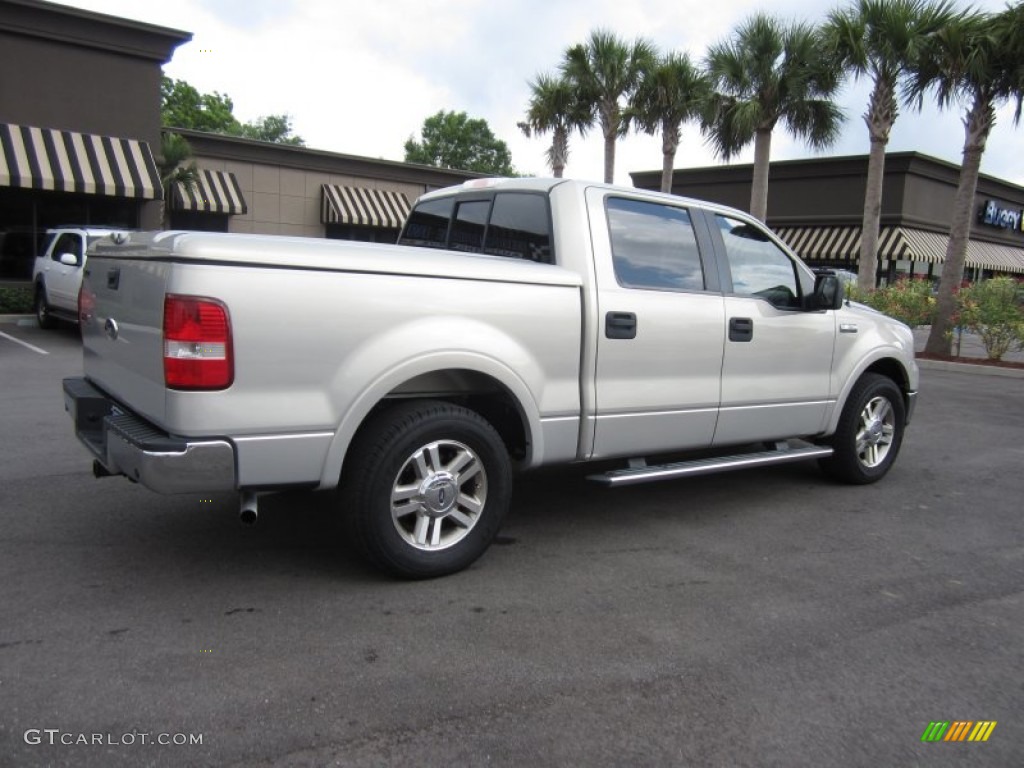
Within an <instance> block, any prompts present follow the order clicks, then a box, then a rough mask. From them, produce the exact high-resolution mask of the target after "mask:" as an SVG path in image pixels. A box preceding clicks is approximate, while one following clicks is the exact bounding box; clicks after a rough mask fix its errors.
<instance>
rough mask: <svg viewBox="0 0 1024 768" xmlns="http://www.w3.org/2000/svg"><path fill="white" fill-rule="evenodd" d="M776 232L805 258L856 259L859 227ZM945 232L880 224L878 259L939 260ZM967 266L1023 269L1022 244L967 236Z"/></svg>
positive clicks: (943, 250)
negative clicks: (1017, 246)
mask: <svg viewBox="0 0 1024 768" xmlns="http://www.w3.org/2000/svg"><path fill="white" fill-rule="evenodd" d="M775 232H776V234H777V235H778V236H779V237H780V238H781V239H782V240H783V241H784V242H785V243H786V245H788V246H789V247H790V248H792V249H793V250H794V251H796V253H797V254H799V256H800V257H801V258H802V259H805V260H807V261H814V260H824V259H827V260H831V261H857V260H858V259H859V257H860V233H861V229H860V227H779V228H778V229H776V230H775ZM948 244H949V235H947V234H943V233H940V232H928V231H926V230H922V229H913V228H911V227H883V228H882V230H881V232H879V237H878V257H879V259H881V260H882V261H887V260H890V259H892V260H896V261H915V262H919V263H920V262H924V263H927V262H931V263H934V264H941V263H942V262H943V261H944V260H945V257H946V246H947V245H948ZM966 265H967V266H968V267H978V268H981V269H994V270H997V271H999V272H1017V273H1024V247H1021V248H1014V247H1012V246H1009V245H999V244H996V243H986V242H983V241H981V240H969V241H968V243H967V261H966Z"/></svg>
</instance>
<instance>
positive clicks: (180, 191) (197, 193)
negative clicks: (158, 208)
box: [170, 169, 248, 214]
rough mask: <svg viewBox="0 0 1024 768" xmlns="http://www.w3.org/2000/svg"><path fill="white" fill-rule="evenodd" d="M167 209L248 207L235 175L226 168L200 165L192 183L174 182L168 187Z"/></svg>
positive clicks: (241, 211) (240, 210)
mask: <svg viewBox="0 0 1024 768" xmlns="http://www.w3.org/2000/svg"><path fill="white" fill-rule="evenodd" d="M170 205H171V210H175V211H199V212H200V213H234V214H244V213H245V212H246V211H247V210H248V208H247V207H246V205H245V198H244V197H243V196H242V188H241V187H240V186H239V185H238V179H236V178H235V174H233V173H231V172H230V171H208V170H205V169H200V171H199V177H198V178H197V179H196V182H195V183H194V184H184V183H182V182H180V181H179V182H177V183H175V184H174V185H172V187H171V200H170Z"/></svg>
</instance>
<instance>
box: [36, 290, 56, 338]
mask: <svg viewBox="0 0 1024 768" xmlns="http://www.w3.org/2000/svg"><path fill="white" fill-rule="evenodd" d="M35 311H36V322H37V323H39V327H40V328H43V329H46V330H49V329H51V328H54V327H56V325H57V319H56V318H55V317H54V316H53V315H52V314H51V313H50V305H49V303H48V302H47V301H46V288H44V287H43V286H42V285H37V286H36V298H35Z"/></svg>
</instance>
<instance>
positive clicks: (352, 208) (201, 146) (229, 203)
mask: <svg viewBox="0 0 1024 768" xmlns="http://www.w3.org/2000/svg"><path fill="white" fill-rule="evenodd" d="M168 130H171V129H168ZM174 132H175V133H178V134H180V135H181V136H183V137H184V138H185V139H186V140H187V141H188V142H189V144H190V146H191V147H192V153H193V158H194V160H195V161H196V165H197V167H198V168H199V169H200V171H201V173H200V181H199V183H198V185H196V186H195V187H194V188H192V189H186V188H185V187H184V185H181V184H179V185H177V188H176V189H173V190H172V194H171V196H170V199H169V200H168V205H169V207H170V211H171V214H170V226H171V227H172V228H183V229H203V230H213V231H220V232H248V233H256V234H271V235H296V236H300V237H328V238H339V239H347V240H368V241H377V242H394V240H395V238H396V237H397V235H398V230H399V228H400V227H401V225H402V222H403V221H404V219H405V215H406V214H407V213H408V212H409V208H410V206H411V204H412V202H413V201H414V200H415V199H416V198H417V197H419V196H420V195H422V194H423V193H424V192H426V191H429V190H431V189H438V188H440V187H444V186H449V185H452V184H461V183H462V182H463V181H465V180H467V179H472V178H477V177H478V176H479V174H476V173H469V172H464V171H453V170H448V169H441V168H433V167H428V166H419V165H411V164H408V163H398V162H393V161H390V160H374V159H371V158H366V157H355V156H352V155H343V154H338V153H334V152H324V151H322V150H317V149H308V148H305V147H293V146H289V145H283V144H269V143H266V142H261V141H252V140H249V139H240V138H235V137H232V136H220V135H216V134H209V133H201V132H199V131H190V130H178V129H174Z"/></svg>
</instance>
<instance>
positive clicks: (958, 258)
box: [924, 95, 995, 355]
mask: <svg viewBox="0 0 1024 768" xmlns="http://www.w3.org/2000/svg"><path fill="white" fill-rule="evenodd" d="M994 122H995V111H994V110H993V109H992V103H991V101H990V100H989V99H985V98H983V97H980V96H978V95H975V99H974V104H973V105H972V106H971V111H970V112H968V113H967V117H966V118H964V129H965V130H964V132H965V139H964V162H963V165H962V166H960V181H959V183H958V184H957V188H956V198H955V199H954V202H953V214H952V217H951V220H950V225H949V245H948V246H947V247H946V260H945V261H944V262H943V264H942V277H941V278H940V279H939V293H938V296H936V307H935V319H934V320H933V321H932V330H931V333H929V334H928V341H927V342H926V343H925V348H924V351H925V352H927V353H928V354H930V355H949V353H950V350H951V348H952V343H953V335H952V332H953V314H954V312H955V311H956V292H957V289H959V287H960V284H961V283H962V282H963V279H964V263H965V262H966V261H967V241H968V240H969V238H970V235H971V219H972V218H973V213H974V194H975V192H976V191H977V188H978V173H979V170H980V169H981V156H982V155H983V154H984V153H985V143H986V142H987V141H988V135H989V133H990V132H991V130H992V125H993V123H994Z"/></svg>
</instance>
